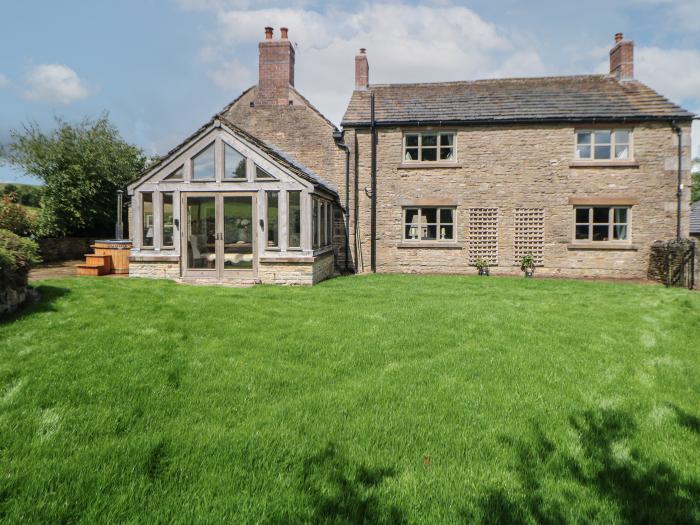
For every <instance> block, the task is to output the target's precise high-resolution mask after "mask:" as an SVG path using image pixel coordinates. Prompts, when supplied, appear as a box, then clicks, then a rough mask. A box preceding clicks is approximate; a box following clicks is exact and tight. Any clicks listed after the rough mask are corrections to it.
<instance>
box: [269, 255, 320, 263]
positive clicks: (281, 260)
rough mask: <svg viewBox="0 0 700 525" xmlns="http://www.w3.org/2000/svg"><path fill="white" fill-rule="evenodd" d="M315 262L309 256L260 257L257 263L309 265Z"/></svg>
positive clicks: (313, 258)
mask: <svg viewBox="0 0 700 525" xmlns="http://www.w3.org/2000/svg"><path fill="white" fill-rule="evenodd" d="M315 260H316V257H312V256H310V255H307V256H303V255H302V256H299V257H260V258H259V259H258V262H260V263H262V264H275V263H304V264H310V263H312V262H314V261H315Z"/></svg>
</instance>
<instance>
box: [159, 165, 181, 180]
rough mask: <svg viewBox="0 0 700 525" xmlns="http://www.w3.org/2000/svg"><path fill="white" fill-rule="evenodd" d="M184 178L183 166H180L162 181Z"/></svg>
mask: <svg viewBox="0 0 700 525" xmlns="http://www.w3.org/2000/svg"><path fill="white" fill-rule="evenodd" d="M184 178H185V166H180V167H179V168H178V169H176V170H175V171H173V172H172V173H171V174H170V175H168V176H167V177H165V178H164V179H163V180H183V179H184Z"/></svg>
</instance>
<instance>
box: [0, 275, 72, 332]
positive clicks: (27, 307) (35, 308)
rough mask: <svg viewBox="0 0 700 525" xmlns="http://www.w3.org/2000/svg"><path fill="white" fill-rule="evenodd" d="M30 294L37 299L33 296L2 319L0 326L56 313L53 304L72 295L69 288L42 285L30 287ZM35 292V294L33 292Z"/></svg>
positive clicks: (0, 319)
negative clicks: (45, 313)
mask: <svg viewBox="0 0 700 525" xmlns="http://www.w3.org/2000/svg"><path fill="white" fill-rule="evenodd" d="M28 290H29V293H34V294H35V298H32V297H31V296H30V297H29V298H28V299H27V300H26V301H25V302H24V304H23V305H22V306H20V307H19V308H18V309H17V310H15V311H14V312H13V313H11V314H10V315H7V316H5V317H2V318H0V325H2V324H6V323H10V322H12V321H16V320H18V319H21V318H24V317H29V316H30V315H32V314H35V313H41V312H55V311H56V309H55V308H54V306H53V303H54V302H55V301H56V300H57V299H60V298H61V297H63V296H65V295H67V294H69V293H70V290H69V289H68V288H61V287H59V286H50V285H46V284H42V285H40V286H30V287H29V288H28ZM32 291H33V292H32Z"/></svg>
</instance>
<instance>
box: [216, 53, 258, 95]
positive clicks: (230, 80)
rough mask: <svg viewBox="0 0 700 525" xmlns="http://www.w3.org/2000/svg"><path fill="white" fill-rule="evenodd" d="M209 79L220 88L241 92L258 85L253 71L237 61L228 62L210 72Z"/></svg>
mask: <svg viewBox="0 0 700 525" xmlns="http://www.w3.org/2000/svg"><path fill="white" fill-rule="evenodd" d="M209 78H211V79H212V80H213V81H214V83H215V84H216V85H217V86H219V87H220V88H225V89H232V90H234V89H237V90H239V91H240V90H243V89H245V88H248V87H250V86H251V85H253V84H256V83H257V79H256V77H255V75H254V73H253V71H252V69H251V68H249V67H248V66H245V65H244V64H241V62H239V61H238V60H236V59H234V60H230V61H226V62H224V63H222V64H221V65H220V67H219V68H217V69H213V70H211V71H209Z"/></svg>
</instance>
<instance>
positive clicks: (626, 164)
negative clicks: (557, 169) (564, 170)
mask: <svg viewBox="0 0 700 525" xmlns="http://www.w3.org/2000/svg"><path fill="white" fill-rule="evenodd" d="M569 167H570V168H638V167H639V162H637V161H634V160H576V161H574V162H571V163H570V164H569Z"/></svg>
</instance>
